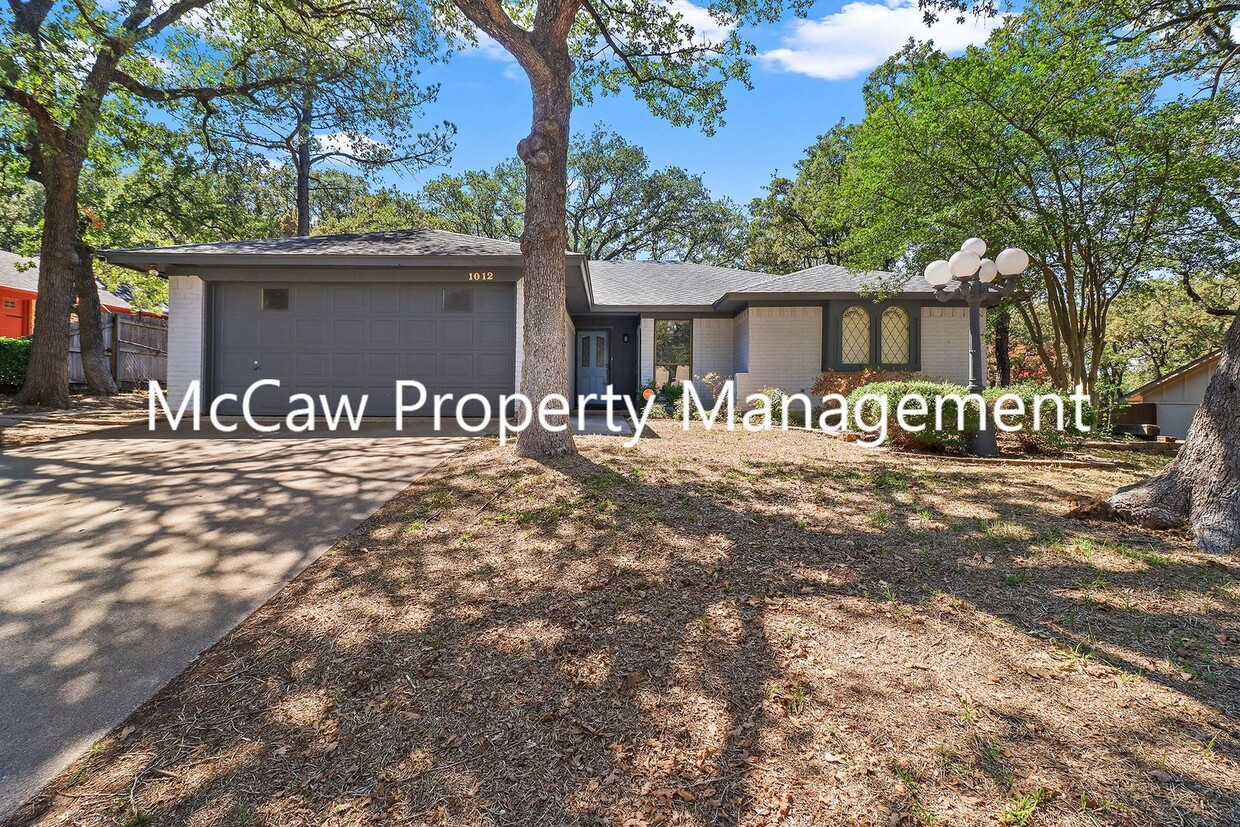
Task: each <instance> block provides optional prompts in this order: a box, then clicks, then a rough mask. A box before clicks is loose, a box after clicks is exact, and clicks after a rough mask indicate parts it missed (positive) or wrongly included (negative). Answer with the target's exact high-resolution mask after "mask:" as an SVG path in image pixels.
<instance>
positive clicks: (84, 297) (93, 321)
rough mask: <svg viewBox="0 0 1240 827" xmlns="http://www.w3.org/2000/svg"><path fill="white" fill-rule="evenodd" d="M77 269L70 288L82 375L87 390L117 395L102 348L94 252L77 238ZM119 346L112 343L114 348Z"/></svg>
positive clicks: (115, 332)
mask: <svg viewBox="0 0 1240 827" xmlns="http://www.w3.org/2000/svg"><path fill="white" fill-rule="evenodd" d="M74 247H75V249H76V252H77V259H78V263H77V267H76V268H75V269H74V272H73V287H74V289H75V290H76V291H77V299H78V303H77V316H78V341H79V342H80V346H81V350H82V372H83V373H84V374H85V375H86V388H87V389H88V390H89V391H90V392H91V393H93V394H97V395H99V396H111V395H112V394H115V393H116V390H117V388H116V380H115V379H114V378H113V377H112V364H111V361H110V360H109V359H108V356H107V354H106V353H105V352H104V347H103V312H102V311H103V308H101V307H100V305H99V290H98V288H97V287H96V285H95V266H94V251H93V250H92V249H91V248H90V245H88V244H87V243H86V242H85V241H84V240H82V238H81V237H80V236H79V237H78V239H77V242H76V243H75V245H74ZM118 333H119V328H118V327H114V328H113V329H112V337H113V339H114V340H115V339H116V338H117V337H118ZM119 346H120V343H119V342H117V341H113V342H112V347H113V348H117V347H119Z"/></svg>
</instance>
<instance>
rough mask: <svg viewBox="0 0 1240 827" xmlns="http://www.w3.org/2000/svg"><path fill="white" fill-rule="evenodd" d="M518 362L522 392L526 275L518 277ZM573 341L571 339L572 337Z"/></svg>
mask: <svg viewBox="0 0 1240 827" xmlns="http://www.w3.org/2000/svg"><path fill="white" fill-rule="evenodd" d="M516 293H517V360H516V361H517V364H516V384H514V385H513V387H514V388H516V390H517V393H520V392H521V365H522V364H523V363H524V361H525V277H524V276H522V277H521V278H519V279H517V289H516ZM570 341H571V339H570ZM568 363H569V364H570V365H571V364H572V363H573V360H572V359H571V358H570V359H569V360H568Z"/></svg>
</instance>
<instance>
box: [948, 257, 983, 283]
mask: <svg viewBox="0 0 1240 827" xmlns="http://www.w3.org/2000/svg"><path fill="white" fill-rule="evenodd" d="M981 261H982V259H981V257H980V256H979V255H978V254H977V253H975V252H973V251H972V250H961V251H960V252H958V253H952V257H951V258H949V259H948V260H947V265H948V266H949V267H951V270H952V275H953V276H955V277H956V278H958V279H960V280H961V281H967V280H968V279H971V278H973V277H974V276H976V275H977V267H978V265H979V264H981Z"/></svg>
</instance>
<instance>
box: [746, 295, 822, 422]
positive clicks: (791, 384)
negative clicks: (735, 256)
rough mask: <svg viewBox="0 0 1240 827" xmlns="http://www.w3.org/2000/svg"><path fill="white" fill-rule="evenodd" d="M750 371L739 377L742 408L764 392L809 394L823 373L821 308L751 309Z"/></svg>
mask: <svg viewBox="0 0 1240 827" xmlns="http://www.w3.org/2000/svg"><path fill="white" fill-rule="evenodd" d="M747 323H748V327H749V336H748V341H749V353H748V357H749V364H748V367H749V370H748V371H745V372H738V373H737V374H736V398H737V405H738V407H744V405H743V403H744V399H745V397H746V396H747V395H749V394H751V393H756V392H758V391H760V390H762V389H763V388H772V387H774V388H781V389H783V390H784V391H785V392H786V393H800V392H808V391H809V389H810V388H812V387H813V385H814V381H815V380H816V379H817V378H818V375H819V374H820V373H821V372H822V308H821V307H751V308H749V311H748V319H747Z"/></svg>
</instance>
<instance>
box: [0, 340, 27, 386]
mask: <svg viewBox="0 0 1240 827" xmlns="http://www.w3.org/2000/svg"><path fill="white" fill-rule="evenodd" d="M29 364H30V340H29V339H0V388H20V387H21V386H22V384H23V383H24V382H25V381H26V366H27V365H29Z"/></svg>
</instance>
